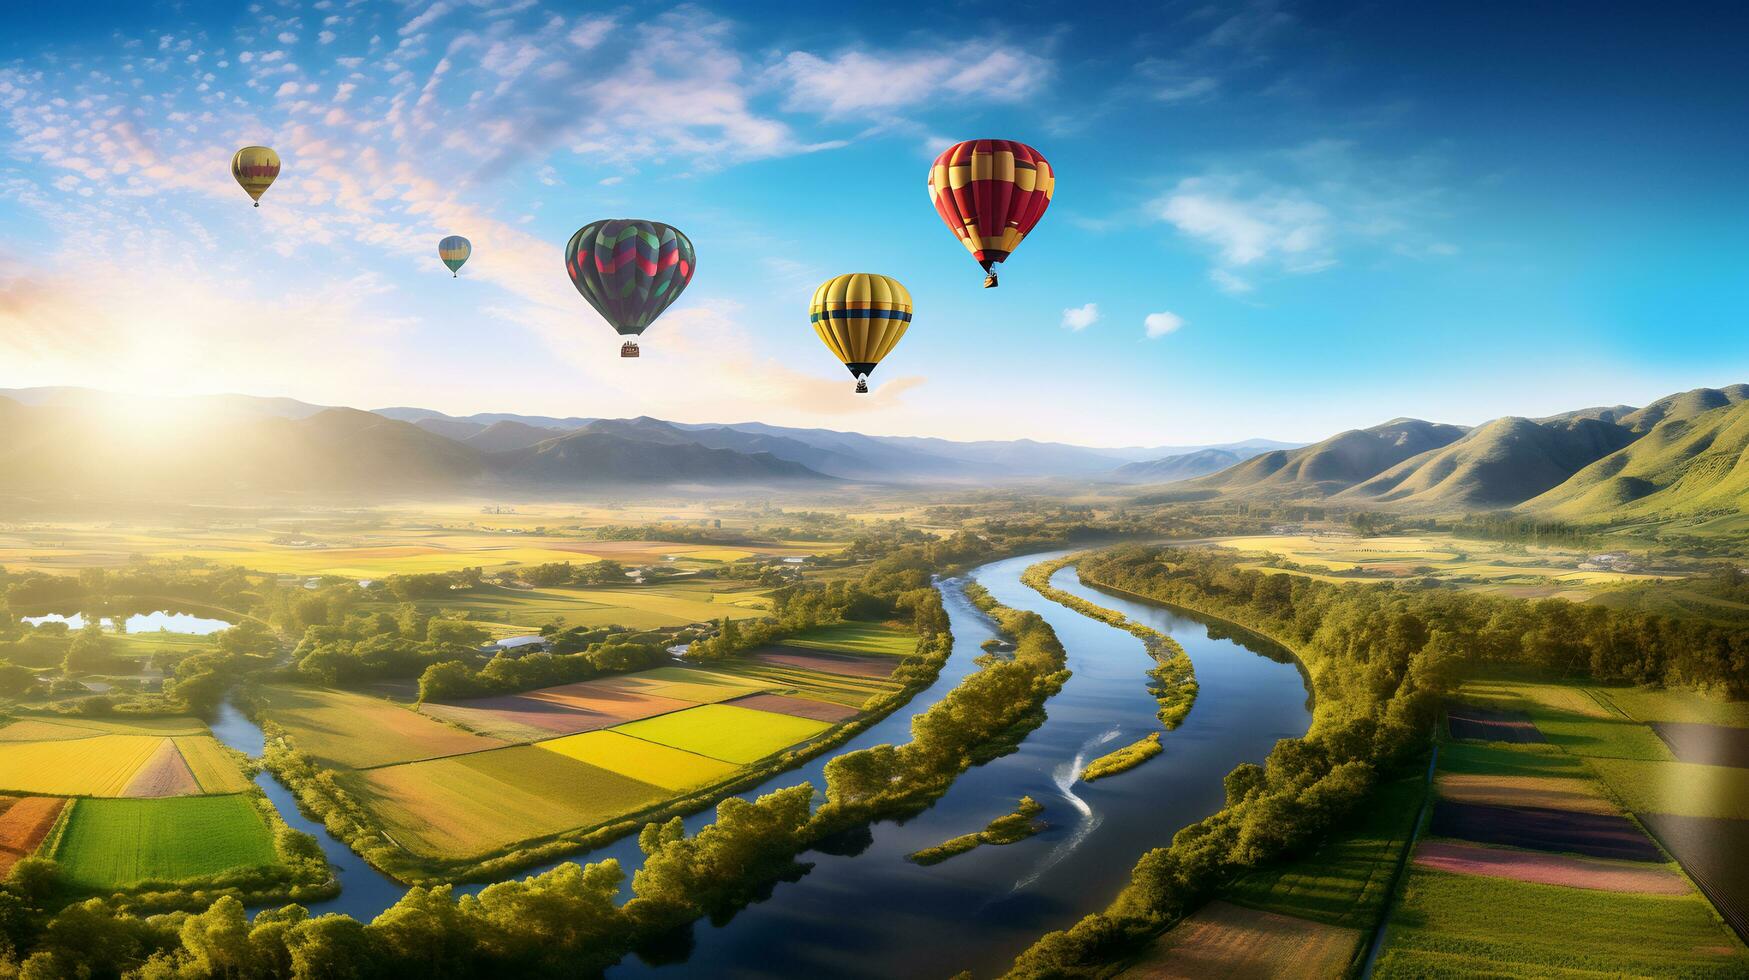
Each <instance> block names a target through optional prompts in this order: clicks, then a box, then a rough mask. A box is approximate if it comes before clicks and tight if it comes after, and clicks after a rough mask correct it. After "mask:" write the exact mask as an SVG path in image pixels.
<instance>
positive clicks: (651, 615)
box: [417, 555, 769, 629]
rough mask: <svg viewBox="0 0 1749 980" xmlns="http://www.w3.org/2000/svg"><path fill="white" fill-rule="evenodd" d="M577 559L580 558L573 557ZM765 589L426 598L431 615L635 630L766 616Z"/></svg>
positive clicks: (685, 587) (487, 589)
mask: <svg viewBox="0 0 1749 980" xmlns="http://www.w3.org/2000/svg"><path fill="white" fill-rule="evenodd" d="M571 557H573V558H574V557H576V556H574V555H573V556H571ZM765 594H766V593H765V590H763V589H748V588H746V587H745V586H740V585H732V584H726V583H714V582H697V583H693V582H681V583H664V584H661V585H642V586H624V587H614V588H599V587H598V588H561V587H553V588H544V589H507V588H503V587H501V586H496V585H484V586H481V587H479V588H477V589H472V590H469V591H467V592H457V593H455V594H454V595H449V596H444V597H443V598H441V599H422V600H420V601H419V602H418V603H417V605H418V606H419V607H420V608H421V609H424V610H425V611H426V612H432V613H435V612H438V611H441V610H459V611H461V612H463V613H465V614H466V615H467V616H468V617H469V618H470V619H474V620H478V621H480V622H482V623H497V624H502V625H505V626H511V627H516V628H518V629H533V628H536V627H539V626H542V625H545V624H547V623H550V622H552V621H553V620H554V619H563V620H564V621H565V624H566V625H567V626H607V625H610V624H611V625H619V626H627V627H630V628H632V629H656V628H658V627H663V626H686V625H689V624H691V623H702V622H709V621H714V620H719V619H722V618H723V617H725V616H727V617H729V618H731V619H755V618H758V617H760V616H764V615H766V614H767V612H766V606H767V605H768V604H769V603H768V601H767V600H766V598H765Z"/></svg>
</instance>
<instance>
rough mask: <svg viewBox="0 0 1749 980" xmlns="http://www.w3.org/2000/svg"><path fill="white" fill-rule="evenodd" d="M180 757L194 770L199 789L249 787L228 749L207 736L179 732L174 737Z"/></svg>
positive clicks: (223, 790) (231, 790)
mask: <svg viewBox="0 0 1749 980" xmlns="http://www.w3.org/2000/svg"><path fill="white" fill-rule="evenodd" d="M176 748H177V749H178V750H179V751H181V752H182V761H184V762H186V763H188V768H189V770H190V771H192V772H193V773H194V778H195V781H196V782H198V783H200V791H201V792H202V793H241V792H244V791H245V790H247V789H248V788H249V780H248V779H246V778H244V776H243V773H242V770H240V769H238V768H237V763H236V761H235V760H233V759H232V758H231V755H230V753H228V752H226V751H225V749H224V747H223V746H221V745H220V744H219V743H218V740H217V739H215V738H212V737H210V736H205V735H196V736H183V737H180V738H178V739H176Z"/></svg>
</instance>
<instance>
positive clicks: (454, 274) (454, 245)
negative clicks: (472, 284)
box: [437, 235, 474, 279]
mask: <svg viewBox="0 0 1749 980" xmlns="http://www.w3.org/2000/svg"><path fill="white" fill-rule="evenodd" d="M472 254H474V246H473V245H472V244H470V243H469V242H468V240H467V239H466V238H463V237H462V236H460V235H451V236H449V237H448V238H445V239H444V240H443V241H441V242H438V243H437V257H438V258H440V259H442V260H443V264H444V265H447V266H449V271H450V278H451V279H457V278H460V277H461V271H462V266H463V265H465V264H467V261H468V256H470V255H472Z"/></svg>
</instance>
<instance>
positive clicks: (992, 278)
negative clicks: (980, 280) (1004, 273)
mask: <svg viewBox="0 0 1749 980" xmlns="http://www.w3.org/2000/svg"><path fill="white" fill-rule="evenodd" d="M984 288H985V289H995V288H996V273H994V272H992V273H990V274H989V275H987V276H985V277H984Z"/></svg>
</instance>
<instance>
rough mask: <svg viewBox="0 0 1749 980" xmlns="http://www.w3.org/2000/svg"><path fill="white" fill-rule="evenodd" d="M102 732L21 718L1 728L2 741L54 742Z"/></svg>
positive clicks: (0, 736)
mask: <svg viewBox="0 0 1749 980" xmlns="http://www.w3.org/2000/svg"><path fill="white" fill-rule="evenodd" d="M97 734H101V733H100V732H98V731H96V730H95V729H90V728H75V727H74V726H72V725H63V724H61V723H59V722H54V721H42V720H40V719H37V718H20V719H19V720H17V721H15V722H13V723H12V724H10V725H7V726H6V727H5V728H0V742H54V741H60V740H62V739H70V738H90V737H91V736H93V735H97Z"/></svg>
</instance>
